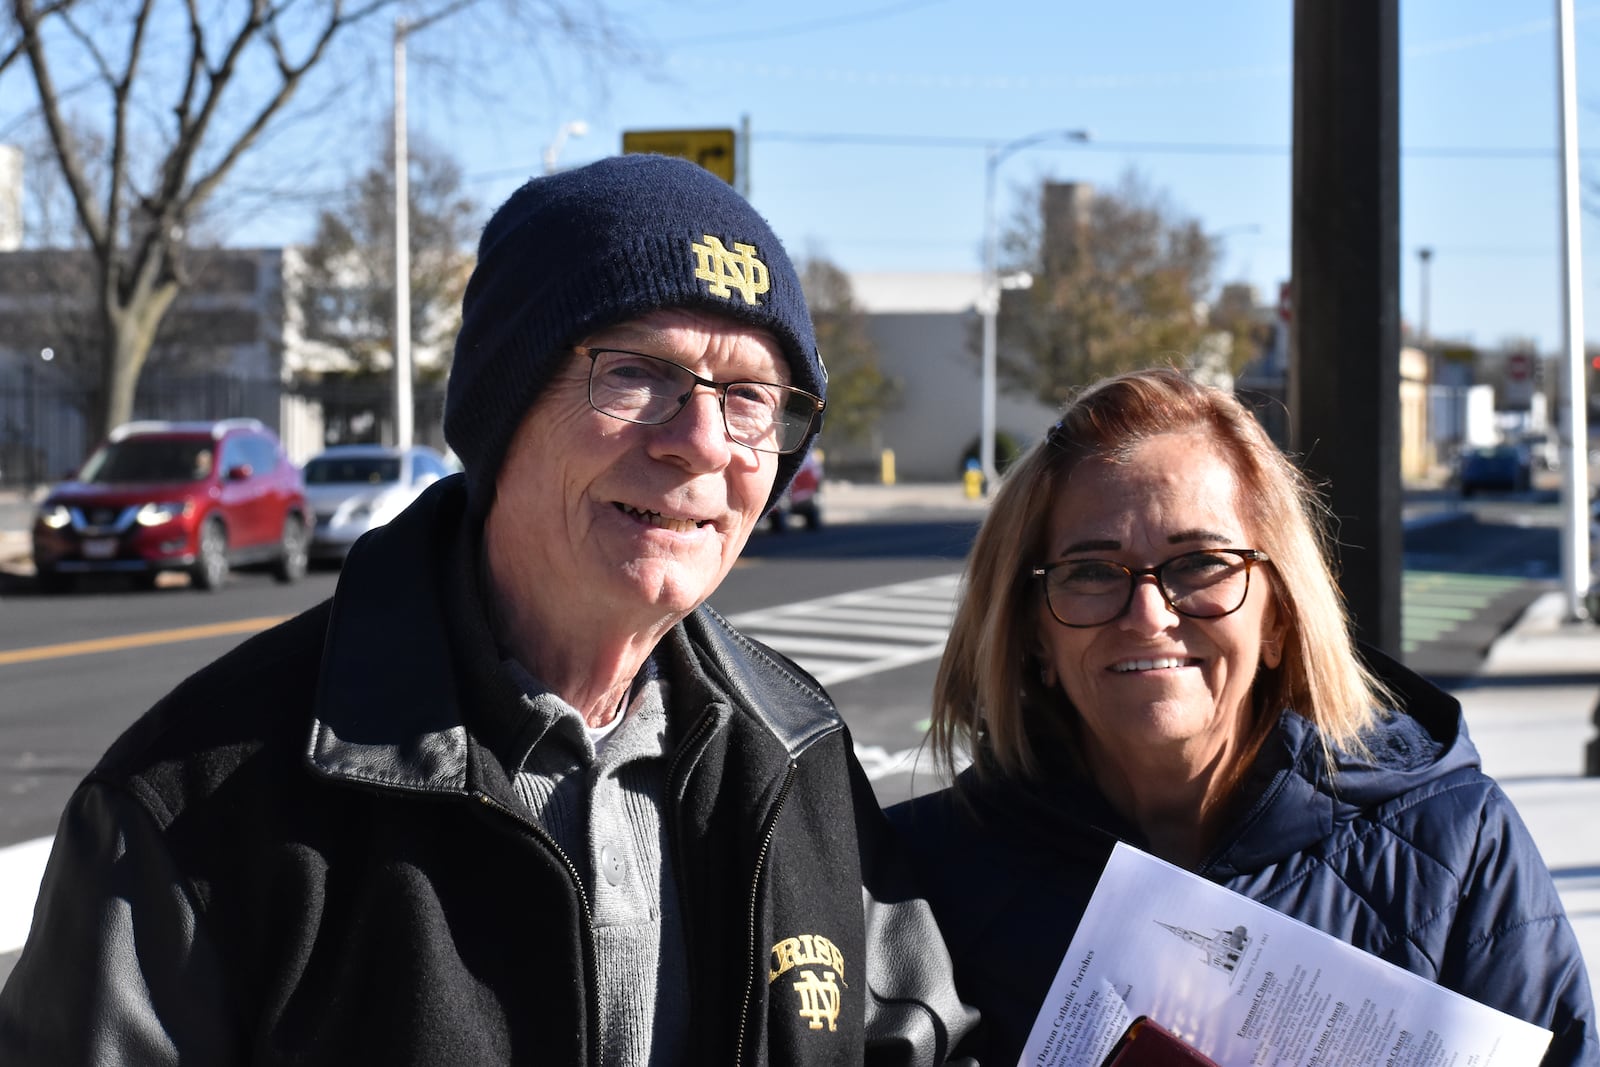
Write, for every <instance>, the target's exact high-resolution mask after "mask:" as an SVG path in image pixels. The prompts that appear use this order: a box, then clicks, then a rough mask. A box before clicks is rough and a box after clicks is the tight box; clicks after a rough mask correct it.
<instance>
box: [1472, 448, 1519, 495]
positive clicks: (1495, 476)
mask: <svg viewBox="0 0 1600 1067" xmlns="http://www.w3.org/2000/svg"><path fill="white" fill-rule="evenodd" d="M1532 478H1533V459H1532V457H1531V456H1530V455H1529V454H1528V450H1527V449H1526V448H1524V447H1523V446H1522V445H1490V446H1488V447H1486V448H1469V449H1467V450H1466V451H1465V452H1463V453H1461V466H1460V468H1459V470H1458V472H1457V482H1458V484H1459V485H1460V487H1461V495H1462V496H1471V495H1472V494H1473V493H1476V492H1477V491H1479V490H1480V489H1499V490H1503V491H1506V492H1512V493H1520V492H1524V491H1526V490H1527V488H1528V486H1529V484H1530V483H1531V481H1532Z"/></svg>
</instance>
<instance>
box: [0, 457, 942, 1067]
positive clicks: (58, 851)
mask: <svg viewBox="0 0 1600 1067" xmlns="http://www.w3.org/2000/svg"><path fill="white" fill-rule="evenodd" d="M458 483H459V479H450V480H448V481H447V482H444V483H441V484H440V485H439V486H437V487H435V488H434V489H432V490H430V491H429V492H428V493H427V494H425V495H424V497H423V498H422V499H421V500H419V501H418V502H417V504H416V505H414V506H413V507H412V508H411V509H410V510H408V511H407V512H406V513H405V514H404V515H402V516H401V517H400V518H398V519H396V520H395V522H393V523H391V524H390V525H389V526H388V527H386V528H384V529H383V530H380V531H379V532H377V533H376V534H374V535H371V536H369V537H368V538H367V539H365V540H364V541H363V542H362V543H361V544H360V545H359V546H358V547H357V550H356V552H355V553H354V554H353V555H352V556H351V558H350V560H349V561H348V563H347V565H346V570H345V572H344V573H343V574H342V575H341V578H340V583H339V587H338V590H337V592H336V593H335V595H334V596H333V598H332V599H331V600H330V601H329V602H325V603H323V604H321V605H319V606H318V607H316V608H313V609H312V610H310V611H308V612H306V613H304V614H303V615H301V616H299V617H297V618H295V619H293V620H291V621H289V622H287V623H284V624H283V625H281V626H279V627H276V628H274V629H272V630H270V631H268V632H266V633H264V634H261V635H259V636H257V637H255V638H253V639H251V640H250V641H248V642H246V643H245V644H243V645H242V646H240V647H239V648H238V649H237V650H235V651H234V652H232V653H230V654H229V655H227V656H224V657H223V658H222V659H220V660H219V661H217V662H216V663H214V664H212V665H211V666H210V667H208V668H206V669H205V670H202V671H201V672H199V673H198V674H196V675H195V676H194V677H192V678H190V679H188V680H187V681H185V682H184V683H183V684H182V685H180V686H179V687H178V688H177V689H176V690H175V691H174V692H173V693H172V694H170V695H169V696H168V697H166V698H165V699H164V700H163V701H161V703H159V704H158V705H157V706H156V707H155V708H153V709H152V710H151V711H150V712H148V713H147V714H146V715H145V716H143V717H142V718H141V719H140V720H139V721H138V722H137V723H135V724H134V725H133V727H132V728H130V729H129V731H128V732H127V733H126V734H125V735H124V736H123V737H122V738H121V739H119V740H118V741H117V742H116V744H115V745H114V746H113V747H112V748H111V750H110V751H109V752H108V753H107V755H106V756H105V757H104V759H103V760H102V761H101V763H100V764H99V766H98V767H96V768H95V770H94V771H93V772H92V773H91V774H90V775H89V777H88V778H87V779H86V780H85V781H84V782H83V784H82V785H81V786H80V787H79V788H78V790H77V792H76V793H75V794H74V796H73V797H72V799H71V801H70V803H69V804H68V806H67V809H66V812H65V814H64V815H63V816H62V820H61V825H60V830H59V832H58V834H57V837H56V844H55V849H54V852H53V854H52V856H51V859H50V864H49V867H48V870H47V872H46V875H45V879H44V886H43V889H42V891H41V895H40V902H39V905H38V908H37V911H36V914H35V919H34V925H33V930H32V933H31V935H30V937H29V940H28V943H27V946H26V947H25V948H24V950H23V953H22V956H21V958H20V960H19V962H18V964H17V966H16V968H15V970H14V971H13V973H12V975H11V978H10V980H9V982H8V983H7V985H6V987H5V990H4V991H3V993H0V1062H3V1063H6V1064H9V1065H13V1067H17V1065H23V1064H50V1065H52V1067H59V1065H63V1064H76V1063H139V1064H163V1063H179V1062H183V1063H203V1064H208V1065H218V1064H243V1063H252V1064H271V1063H295V1064H314V1063H328V1064H352V1063H383V1064H413V1063H414V1064H424V1063H427V1064H445V1063H448V1064H497V1063H507V1064H509V1063H534V1062H537V1063H562V1064H594V1063H598V1062H599V1061H600V1050H599V1049H597V1048H596V1046H595V1044H594V1034H595V1032H596V1028H595V1018H596V1004H595V998H594V995H593V993H594V989H593V959H592V951H593V950H592V942H591V937H590V919H591V917H590V910H589V905H588V901H587V899H586V897H585V893H584V890H583V887H582V883H581V881H580V880H579V878H578V876H577V872H576V868H574V866H573V865H572V863H571V861H570V860H569V859H568V858H567V857H566V856H565V855H564V854H563V853H562V852H561V850H560V849H559V848H558V847H556V846H555V844H554V842H553V841H551V840H550V839H549V837H548V836H547V835H546V834H545V833H544V832H543V831H542V830H541V829H540V827H539V826H538V824H537V822H536V821H535V820H533V819H532V818H531V817H530V815H529V813H528V812H527V811H526V809H525V807H524V806H523V804H522V803H521V801H520V800H519V798H518V796H517V794H516V792H515V790H514V789H513V788H512V785H511V781H510V779H509V777H508V772H507V770H506V763H505V756H504V753H506V752H508V751H513V750H516V749H517V745H518V743H519V740H521V741H522V742H523V743H525V742H526V738H521V739H519V736H518V731H519V729H521V728H522V727H523V726H524V725H525V722H526V719H525V715H524V713H523V710H522V708H523V705H522V702H521V701H520V694H519V693H517V692H516V691H515V690H514V688H513V687H512V686H511V685H510V683H509V682H508V681H506V680H505V678H504V676H503V675H502V673H501V672H500V671H499V670H498V668H497V663H498V655H497V653H496V651H495V648H494V644H493V641H492V639H491V638H490V636H489V633H488V629H487V626H486V624H485V622H484V615H483V611H482V607H481V604H480V603H479V601H478V598H477V595H476V592H475V588H474V587H475V584H476V583H475V581H474V578H473V573H474V556H475V552H474V549H473V546H475V543H476V533H475V530H474V529H473V528H472V527H471V526H470V524H469V523H468V522H467V520H466V519H465V517H464V515H463V507H464V493H463V492H462V490H461V488H460V486H459V484H458ZM657 654H658V660H659V661H661V662H662V663H663V669H664V671H665V672H666V673H667V676H668V677H669V678H670V679H671V681H672V693H673V700H672V703H673V707H672V708H671V709H670V711H669V716H670V717H671V720H672V726H671V729H672V735H673V737H672V741H673V751H672V756H671V762H670V769H669V772H668V780H667V788H666V792H667V796H666V800H665V808H666V810H664V812H663V817H662V822H663V826H664V828H665V830H666V832H667V835H668V842H669V845H670V847H671V848H672V849H673V850H674V853H673V866H674V869H675V871H676V872H677V875H678V878H679V880H680V885H679V898H680V900H681V902H682V912H683V917H684V923H685V930H684V941H685V944H686V951H687V955H688V959H687V961H686V962H687V968H686V969H687V972H688V974H689V975H690V983H691V988H690V989H689V990H688V992H687V996H686V997H685V998H682V999H684V1000H686V1001H687V1003H688V1004H689V1009H688V1010H689V1013H690V1019H689V1020H688V1026H687V1032H688V1033H689V1034H690V1035H691V1044H692V1046H693V1048H692V1052H693V1055H692V1057H691V1059H692V1062H695V1063H728V1064H733V1063H738V1064H767V1063H771V1064H804V1063H828V1064H835V1063H837V1064H856V1063H861V1062H864V1061H865V1062H872V1063H878V1062H882V1063H907V1064H910V1063H936V1062H942V1061H943V1060H944V1059H945V1055H946V1050H947V1049H948V1048H949V1047H950V1046H951V1039H952V1038H958V1037H959V1036H960V1035H961V1034H962V1033H963V1032H964V1031H965V1029H966V1028H967V1027H968V1025H969V1024H970V1019H969V1017H968V1013H967V1011H966V1009H964V1008H962V1007H961V1006H960V1004H959V1003H958V1002H957V1001H956V999H955V994H954V986H953V983H952V981H951V980H950V976H949V962H948V957H947V956H946V955H945V953H944V951H943V948H942V945H941V942H940V940H939V937H938V934H937V929H936V927H935V926H934V924H933V921H932V919H931V914H930V912H929V910H928V908H927V906H926V905H925V904H924V903H923V902H922V901H921V900H918V899H914V898H913V897H912V896H911V895H910V894H909V892H908V891H907V887H906V883H905V881H904V873H905V871H904V868H903V867H901V866H900V865H898V863H897V862H896V853H895V852H894V850H893V848H892V846H891V844H890V842H889V835H888V830H887V824H886V822H884V820H883V818H882V815H881V813H880V812H879V811H878V807H877V805H876V803H875V802H874V800H873V797H872V792H871V788H870V786H869V784H868V783H867V781H866V779H865V777H864V775H862V773H861V770H860V767H859V765H858V764H857V763H856V761H855V759H854V757H853V755H852V751H851V744H850V738H849V734H848V732H847V730H846V729H845V727H844V724H843V723H842V721H841V720H840V719H839V716H838V714H837V712H836V711H835V709H834V708H833V706H832V704H831V703H830V702H829V700H828V699H827V696H826V695H825V694H824V693H823V692H822V691H821V689H820V688H819V687H818V686H817V685H816V683H815V682H814V681H813V680H812V679H811V678H810V677H809V676H807V675H806V674H804V673H803V672H802V671H800V670H799V669H798V668H796V667H794V666H793V665H792V664H790V663H788V662H787V661H785V660H783V659H782V658H781V657H778V656H776V655H775V654H774V653H772V652H771V651H770V650H767V649H765V648H764V647H763V646H760V645H758V644H756V643H754V642H752V641H750V640H749V639H747V638H745V637H743V636H741V635H740V634H738V633H737V632H735V631H734V630H732V629H731V628H730V627H729V626H728V625H727V624H726V623H725V622H724V621H723V620H722V619H721V618H720V617H719V616H717V615H716V614H715V613H714V612H712V611H710V610H708V609H701V610H700V611H697V612H695V613H694V614H693V615H692V616H690V617H689V618H688V619H686V620H684V622H683V623H681V624H680V625H679V626H677V627H676V628H675V629H674V630H673V631H672V632H671V634H670V635H669V636H668V637H667V638H666V639H665V640H663V642H662V644H661V645H660V646H659V648H658V653H657ZM864 887H865V890H864ZM863 899H865V901H866V905H865V907H863ZM824 939H826V944H825V943H824Z"/></svg>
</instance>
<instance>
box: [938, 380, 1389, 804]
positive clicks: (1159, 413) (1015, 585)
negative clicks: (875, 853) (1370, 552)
mask: <svg viewBox="0 0 1600 1067" xmlns="http://www.w3.org/2000/svg"><path fill="white" fill-rule="evenodd" d="M1168 433H1201V434H1204V435H1206V436H1207V437H1209V438H1210V439H1211V440H1212V441H1214V442H1215V443H1216V444H1217V446H1218V449H1219V450H1220V451H1221V453H1222V454H1223V455H1224V456H1225V457H1226V458H1227V461H1228V462H1229V464H1230V465H1231V466H1232V468H1233V474H1234V477H1235V478H1236V479H1237V484H1238V487H1239V488H1238V492H1239V501H1238V507H1239V511H1240V514H1241V516H1242V517H1243V518H1244V520H1245V521H1246V523H1247V524H1248V527H1249V529H1250V531H1251V533H1252V536H1254V538H1255V539H1256V543H1255V544H1252V545H1250V546H1248V547H1251V548H1258V549H1260V550H1262V551H1264V552H1265V553H1266V554H1267V556H1268V557H1269V558H1270V559H1271V561H1272V562H1271V563H1270V564H1269V566H1270V567H1271V569H1272V578H1273V581H1272V588H1273V591H1274V594H1275V596H1276V597H1277V601H1278V610H1279V612H1280V619H1281V621H1282V622H1283V624H1284V634H1283V657H1282V661H1281V662H1280V663H1279V665H1278V667H1277V668H1275V669H1271V670H1268V669H1265V668H1263V669H1262V670H1261V671H1260V672H1259V673H1258V675H1257V677H1256V681H1255V684H1254V687H1253V697H1254V719H1253V723H1252V730H1251V734H1252V736H1250V737H1247V738H1244V739H1242V740H1243V744H1242V745H1241V747H1240V749H1239V751H1240V761H1241V763H1242V762H1243V761H1245V760H1248V759H1249V758H1251V756H1252V755H1253V754H1254V752H1255V751H1256V749H1257V748H1258V747H1259V746H1260V744H1261V742H1262V741H1263V740H1264V739H1265V738H1266V736H1267V735H1268V734H1269V733H1270V732H1271V730H1272V728H1273V726H1274V725H1275V724H1276V722H1277V717H1278V713H1279V711H1280V710H1281V709H1284V708H1288V709H1292V710H1294V711H1295V712H1297V713H1299V714H1300V715H1302V716H1304V717H1305V718H1306V719H1308V720H1310V721H1311V722H1313V723H1315V724H1316V726H1317V727H1318V729H1319V731H1320V732H1321V735H1322V742H1323V747H1324V757H1325V759H1328V760H1329V762H1330V766H1331V752H1332V747H1334V746H1341V747H1354V748H1358V749H1359V748H1360V746H1361V741H1360V735H1361V734H1362V732H1363V731H1364V730H1365V729H1366V728H1368V727H1369V726H1370V725H1372V724H1373V722H1374V721H1375V720H1376V719H1377V718H1378V717H1379V716H1380V715H1381V714H1382V713H1383V711H1382V709H1384V708H1385V707H1387V706H1388V705H1389V703H1390V702H1391V700H1392V698H1391V696H1390V695H1389V694H1388V693H1387V691H1386V690H1385V689H1384V687H1383V685H1382V683H1381V682H1379V681H1378V680H1377V679H1376V678H1375V677H1374V676H1373V675H1372V674H1371V673H1370V672H1369V671H1368V670H1367V669H1366V667H1365V666H1363V664H1362V663H1361V661H1360V660H1359V659H1358V658H1357V656H1356V652H1355V647H1354V643H1353V641H1352V639H1351V636H1350V626H1349V620H1348V616H1347V614H1346V612H1345V608H1344V603H1343V600H1342V598H1341V596H1340V593H1339V590H1338V587H1337V585H1336V584H1335V582H1334V578H1333V573H1332V570H1331V568H1330V566H1329V562H1328V560H1329V550H1330V548H1331V539H1330V537H1329V535H1328V532H1327V511H1326V505H1325V504H1324V503H1323V502H1322V500H1321V498H1320V497H1319V496H1318V494H1317V493H1316V491H1315V490H1314V489H1313V488H1312V487H1311V485H1310V483H1309V482H1308V481H1307V479H1306V477H1305V475H1303V474H1302V473H1301V472H1300V471H1299V470H1298V469H1297V468H1296V467H1295V466H1294V465H1293V464H1292V463H1290V462H1289V460H1288V459H1287V458H1286V457H1285V456H1284V454H1283V453H1282V452H1281V451H1280V450H1279V449H1278V447H1277V446H1276V445H1274V444H1273V443H1272V440H1271V439H1270V438H1269V437H1267V435H1266V433H1265V431H1263V430H1262V428H1261V425H1260V423H1258V422H1257V421H1256V419H1255V416H1253V415H1252V414H1250V412H1249V411H1247V410H1246V409H1245V407H1244V406H1243V405H1242V404H1240V403H1239V401H1238V400H1237V399H1235V398H1234V396H1233V395H1232V394H1231V393H1228V392H1224V391H1223V390H1220V389H1216V388H1213V387H1211V386H1206V385H1201V384H1199V383H1197V382H1195V381H1193V380H1191V379H1190V378H1188V377H1187V376H1185V375H1184V374H1183V373H1181V372H1179V371H1177V370H1172V369H1169V368H1162V369H1153V370H1140V371H1133V372H1129V373H1126V374H1120V375H1117V376H1116V377H1113V378H1107V379H1105V380H1103V381H1100V382H1098V383H1095V384H1093V385H1090V386H1088V387H1086V388H1084V389H1083V390H1081V391H1080V392H1079V393H1078V394H1077V396H1075V397H1074V398H1073V399H1072V400H1071V401H1070V402H1069V403H1068V404H1067V407H1066V408H1065V410H1064V411H1063V413H1062V415H1061V420H1060V421H1059V422H1058V423H1056V425H1055V426H1054V427H1052V428H1051V429H1050V432H1049V433H1048V434H1047V435H1046V436H1045V437H1044V439H1043V440H1041V441H1040V442H1038V443H1037V444H1035V445H1034V446H1033V447H1032V448H1031V449H1030V450H1029V451H1028V452H1027V453H1026V454H1025V455H1024V456H1023V457H1021V458H1020V459H1019V460H1018V461H1017V462H1016V463H1014V464H1013V465H1012V467H1011V469H1010V471H1009V472H1008V473H1007V475H1006V477H1005V479H1004V480H1003V482H1002V483H1001V485H1000V488H999V490H998V491H997V492H996V494H995V497H994V500H993V501H992V502H991V503H990V507H989V514H988V516H987V518H986V519H985V520H984V523H983V526H982V528H981V529H980V530H979V531H978V537H977V540H976V541H975V542H974V543H973V546H972V551H971V553H970V554H969V555H968V557H967V567H966V574H965V576H964V579H963V582H962V594H961V600H960V604H959V606H958V607H957V610H956V616H955V621H954V623H953V625H952V626H951V630H950V637H949V641H948V642H947V644H946V645H945V650H944V656H943V658H942V659H941V660H940V663H939V672H938V677H937V680H936V681H935V683H934V695H933V723H932V729H931V732H930V734H929V742H930V744H931V745H932V747H933V752H934V756H935V760H936V762H937V764H938V766H939V767H940V769H941V770H942V771H943V772H944V773H945V774H946V775H947V776H953V775H954V772H955V769H956V761H957V758H958V755H959V754H960V753H963V752H964V753H966V754H968V755H972V756H974V757H976V756H977V755H978V753H979V752H980V750H982V751H983V753H984V755H985V758H983V759H976V760H975V764H976V767H977V770H978V773H979V774H980V775H983V774H989V773H998V774H1001V775H1005V776H1008V777H1033V776H1036V775H1037V774H1038V773H1039V767H1040V760H1039V753H1038V752H1036V751H1035V745H1036V744H1038V743H1039V742H1040V741H1041V740H1046V741H1047V743H1048V744H1050V745H1052V746H1053V745H1056V744H1061V745H1064V746H1066V748H1067V754H1068V755H1076V754H1077V753H1076V752H1075V747H1076V745H1077V740H1076V738H1077V731H1076V729H1075V728H1074V725H1073V723H1074V720H1075V719H1076V713H1075V711H1073V709H1072V708H1071V707H1070V704H1068V702H1067V699H1066V696H1065V694H1063V693H1062V692H1060V691H1059V690H1058V689H1051V688H1047V687H1046V686H1045V684H1044V683H1043V682H1042V681H1041V678H1040V666H1041V664H1040V660H1039V657H1038V652H1037V649H1038V647H1039V642H1038V638H1037V632H1038V629H1037V628H1038V626H1039V599H1038V598H1039V596H1040V591H1039V587H1038V583H1037V582H1036V581H1035V580H1034V579H1033V578H1032V577H1031V576H1029V575H1028V574H1027V573H1026V571H1027V568H1028V567H1030V566H1036V565H1038V564H1041V563H1046V562H1049V561H1048V560H1046V559H1045V558H1044V553H1045V552H1046V538H1047V536H1048V524H1049V518H1050V511H1051V507H1052V505H1053V503H1054V498H1055V494H1056V492H1057V491H1058V490H1059V488H1060V487H1061V486H1062V484H1063V483H1064V480H1065V479H1066V477H1067V476H1068V475H1069V474H1070V473H1071V471H1072V470H1073V468H1074V467H1075V466H1076V465H1077V464H1078V463H1079V462H1081V461H1083V460H1084V459H1087V458H1090V457H1106V458H1110V459H1113V460H1116V459H1120V458H1122V457H1124V456H1126V455H1127V454H1128V453H1129V452H1130V451H1131V450H1132V449H1133V448H1134V447H1135V446H1137V445H1138V444H1140V443H1141V442H1143V441H1145V440H1147V439H1149V438H1151V437H1155V436H1157V435H1159V434H1168ZM1041 709H1050V711H1051V714H1050V716H1049V717H1048V719H1046V718H1044V717H1042V716H1040V710H1041ZM1030 714H1031V715H1033V716H1035V719H1034V721H1031V722H1029V721H1025V717H1026V716H1028V715H1030ZM1075 762H1079V763H1081V760H1076V761H1075ZM1242 770H1243V767H1242V766H1235V767H1234V768H1233V772H1232V774H1230V776H1229V777H1233V775H1236V774H1238V773H1241V772H1242Z"/></svg>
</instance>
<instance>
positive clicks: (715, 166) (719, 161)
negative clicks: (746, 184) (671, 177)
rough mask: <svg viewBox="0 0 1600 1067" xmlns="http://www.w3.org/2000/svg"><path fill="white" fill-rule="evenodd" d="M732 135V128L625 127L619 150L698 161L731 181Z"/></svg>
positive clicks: (718, 175)
mask: <svg viewBox="0 0 1600 1067" xmlns="http://www.w3.org/2000/svg"><path fill="white" fill-rule="evenodd" d="M734 143H735V137H734V132H733V131H732V130H625V131H623V134H622V151H623V152H624V153H625V154H626V153H633V152H654V153H655V154H656V155H661V156H677V157H679V158H680V159H687V160H689V161H690V162H691V163H698V164H700V165H701V166H702V167H704V168H705V169H706V170H709V171H710V172H711V173H712V174H715V175H716V176H717V177H719V178H721V179H722V180H723V181H725V182H727V183H728V184H729V185H732V184H733V174H734V171H733V166H734V159H733V156H734Z"/></svg>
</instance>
